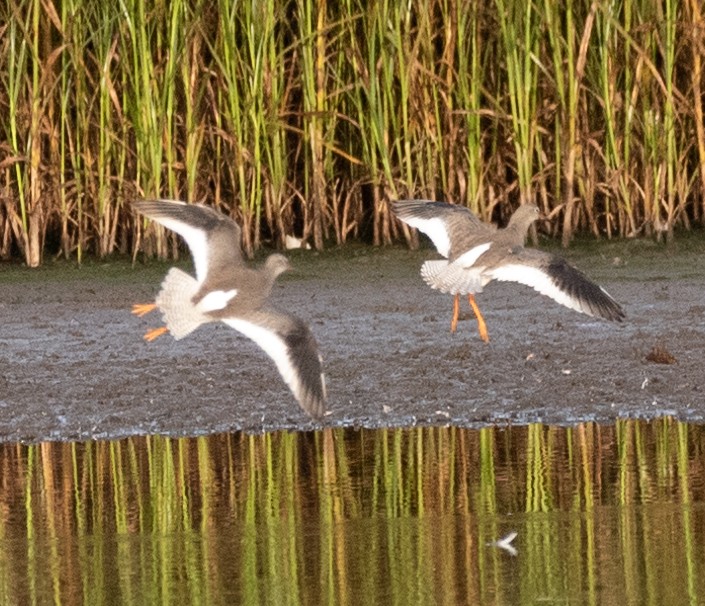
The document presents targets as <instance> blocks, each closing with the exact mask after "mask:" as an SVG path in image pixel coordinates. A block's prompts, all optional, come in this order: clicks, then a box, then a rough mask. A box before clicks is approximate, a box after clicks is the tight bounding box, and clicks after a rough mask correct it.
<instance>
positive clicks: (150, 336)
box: [143, 326, 169, 343]
mask: <svg viewBox="0 0 705 606" xmlns="http://www.w3.org/2000/svg"><path fill="white" fill-rule="evenodd" d="M167 332H169V329H168V328H167V327H166V326H160V327H159V328H153V329H152V330H150V331H148V332H147V333H145V335H144V337H143V339H144V340H145V341H149V342H150V343H151V342H152V341H154V339H156V338H158V337H161V336H162V335H163V334H164V333H167Z"/></svg>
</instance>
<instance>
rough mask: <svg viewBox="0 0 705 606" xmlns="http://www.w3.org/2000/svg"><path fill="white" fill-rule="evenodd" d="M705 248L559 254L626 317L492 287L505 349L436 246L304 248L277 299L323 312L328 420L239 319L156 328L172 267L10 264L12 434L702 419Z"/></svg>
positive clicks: (4, 299) (2, 387)
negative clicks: (184, 334) (456, 315)
mask: <svg viewBox="0 0 705 606" xmlns="http://www.w3.org/2000/svg"><path fill="white" fill-rule="evenodd" d="M704 249H705V247H703V246H702V245H701V244H700V239H698V238H697V237H696V236H692V237H690V238H689V244H688V245H687V246H686V245H682V244H679V243H678V242H677V243H676V245H674V246H672V247H665V246H661V245H657V244H654V243H651V242H636V241H635V242H621V243H592V244H583V245H582V246H579V247H577V248H575V249H571V250H569V251H558V250H554V252H558V253H559V254H561V255H563V256H565V257H567V258H568V259H569V260H570V261H571V262H573V263H575V264H576V265H578V267H580V268H581V269H582V270H583V271H585V272H586V273H587V274H588V275H589V276H590V277H591V278H593V279H594V280H595V281H597V282H599V283H600V284H602V285H603V286H604V287H605V288H606V289H607V290H608V291H609V292H610V293H611V294H612V295H613V296H614V297H615V298H616V299H617V300H618V301H619V302H620V303H622V304H623V306H624V308H625V310H626V313H627V320H626V322H624V323H623V324H612V323H608V322H603V321H598V320H593V319H592V318H589V317H587V316H584V315H581V314H578V313H576V312H573V311H571V310H568V309H565V308H563V307H561V306H559V305H557V304H555V303H554V302H553V301H551V300H550V299H547V298H545V297H542V296H541V295H538V294H536V293H534V291H532V290H531V289H529V288H526V287H523V286H520V285H515V284H490V285H489V286H488V287H487V288H486V289H485V292H484V293H482V294H481V295H479V296H478V302H479V305H480V308H481V309H482V310H483V312H484V314H485V318H486V320H487V324H488V329H489V333H490V338H491V341H490V343H489V344H484V343H483V342H482V341H480V339H479V337H478V334H477V328H476V323H475V320H474V318H473V317H472V315H471V312H469V309H468V307H467V303H466V302H465V301H464V302H463V307H462V310H463V315H462V316H461V322H460V323H459V325H458V331H457V332H456V333H455V334H453V335H451V334H450V333H449V322H450V315H451V304H452V298H451V297H450V296H448V295H442V294H440V293H438V292H436V291H433V290H431V289H429V288H427V287H426V285H425V284H424V283H423V282H422V280H421V278H420V276H419V267H420V265H421V263H422V262H423V260H424V259H427V258H437V256H436V254H435V253H434V252H433V251H432V250H430V249H424V250H421V251H414V252H411V251H408V250H405V249H383V250H379V249H372V248H361V247H346V248H343V249H338V250H332V251H326V252H323V253H314V252H309V251H296V252H293V253H290V254H289V256H290V257H291V259H292V262H293V265H294V266H295V267H296V268H297V270H296V271H295V272H293V273H289V274H287V275H285V276H283V277H282V278H280V280H279V282H278V284H277V286H275V290H274V293H273V300H274V302H276V304H277V305H279V306H281V307H286V308H288V309H289V310H290V311H292V312H293V313H296V314H297V315H299V316H300V317H302V318H304V319H305V320H307V321H309V322H310V324H311V327H312V330H313V331H314V334H315V335H316V338H317V340H318V342H319V345H320V348H321V350H322V353H323V356H324V366H325V371H326V376H327V384H328V393H329V399H330V401H329V408H330V413H329V414H328V416H327V417H326V418H325V419H324V421H323V422H322V424H318V423H315V422H313V421H311V420H310V419H309V418H308V417H307V416H306V415H305V414H304V413H303V412H302V411H301V410H300V409H299V407H298V405H297V404H296V401H295V400H294V398H293V396H292V395H291V394H290V392H289V390H288V389H287V387H286V386H285V384H284V383H283V381H282V380H281V378H280V377H279V374H278V373H277V371H276V368H275V367H274V364H273V363H272V362H271V360H270V359H269V358H268V357H267V356H266V355H265V354H264V353H263V352H262V351H260V350H259V348H258V347H257V346H256V345H254V344H253V343H251V342H250V341H248V340H247V339H246V338H244V337H241V336H240V335H239V334H238V333H236V332H235V331H233V330H232V329H230V328H228V327H226V326H225V325H221V324H218V325H216V324H214V325H210V326H204V327H201V328H199V329H198V330H197V331H196V332H195V333H194V334H193V335H191V336H190V337H188V338H186V339H183V340H182V341H178V342H177V341H175V340H173V339H172V338H171V337H170V336H168V335H167V336H164V337H161V338H159V339H157V340H156V341H155V342H154V343H151V344H150V343H146V342H144V341H143V340H142V338H141V337H142V334H143V333H144V332H145V331H146V330H147V329H148V328H152V327H155V326H158V325H159V324H160V322H159V317H158V315H156V314H151V315H150V316H146V317H145V318H137V317H135V316H133V315H131V313H130V308H131V305H132V304H133V303H135V302H146V301H149V300H151V299H153V297H154V296H155V294H156V292H157V290H158V287H159V283H160V281H161V279H162V277H163V276H164V275H165V274H166V272H167V270H168V268H169V267H170V266H171V265H172V264H164V263H159V262H148V263H146V264H141V263H138V264H137V265H136V266H135V267H134V268H133V267H131V265H130V263H129V262H126V261H124V260H118V261H115V262H110V263H105V264H101V263H98V262H92V263H88V264H85V265H84V266H82V267H80V268H77V267H75V266H72V265H70V264H52V263H48V264H47V266H46V267H44V268H42V269H39V270H34V271H32V270H28V269H24V268H20V267H15V266H0V314H2V324H1V325H0V441H2V442H8V441H40V440H79V439H80V440H83V439H104V438H118V437H124V436H129V435H144V434H167V435H173V436H183V435H200V434H206V433H213V432H221V431H234V430H246V431H255V432H258V431H269V430H274V429H312V428H316V427H320V426H321V425H323V426H325V425H330V426H338V425H346V426H364V427H407V426H412V425H418V424H424V425H429V424H430V425H433V424H438V425H446V424H454V425H459V426H465V427H477V426H482V425H486V424H508V423H513V424H517V423H521V424H523V423H529V422H536V421H540V422H546V423H559V424H563V423H573V422H578V421H585V420H596V421H609V420H612V419H615V418H618V417H639V418H651V417H657V416H662V415H673V416H675V417H677V418H679V419H682V420H690V421H694V422H699V421H702V420H703V418H704V416H705V322H704V319H705V297H704V293H705V289H704V285H705V269H704V266H705V264H704V262H703V260H704V259H705V256H704V255H703V252H704ZM180 265H182V266H183V267H185V268H188V267H189V264H188V263H187V262H184V263H181V264H180ZM463 318H464V319H463ZM654 348H656V349H657V351H656V353H657V354H658V353H661V354H668V355H669V356H671V357H670V358H669V357H668V356H659V355H656V356H654V355H653V353H654V351H653V350H654ZM650 354H651V355H650ZM649 358H651V360H650V359H649ZM654 360H656V361H654ZM659 360H660V361H669V362H672V363H670V364H664V363H658V361H659Z"/></svg>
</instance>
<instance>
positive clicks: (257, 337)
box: [133, 200, 326, 418]
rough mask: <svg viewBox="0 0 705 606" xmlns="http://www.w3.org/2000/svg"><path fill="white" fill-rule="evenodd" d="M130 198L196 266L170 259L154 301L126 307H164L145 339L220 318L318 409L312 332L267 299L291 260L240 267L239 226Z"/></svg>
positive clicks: (322, 393) (321, 406) (274, 258)
mask: <svg viewBox="0 0 705 606" xmlns="http://www.w3.org/2000/svg"><path fill="white" fill-rule="evenodd" d="M133 206H134V207H135V209H136V210H137V211H139V212H140V213H142V214H143V215H145V216H147V217H149V218H150V219H152V220H154V221H156V222H157V223H160V224H162V225H163V226H164V227H166V228H168V229H171V230H173V231H175V232H176V233H178V234H179V235H181V236H182V237H183V238H184V240H186V243H187V244H188V247H189V249H190V250H191V255H192V257H193V263H194V266H195V269H196V277H195V278H194V277H192V276H190V275H189V274H187V273H185V272H183V271H181V270H180V269H178V268H176V267H172V268H171V269H170V270H169V273H168V274H167V275H166V277H165V278H164V281H163V282H162V289H161V291H160V292H159V294H158V295H157V298H156V302H155V303H149V304H146V305H135V306H134V307H133V313H135V314H137V315H140V316H141V315H144V314H146V313H148V312H149V311H151V310H152V309H154V308H159V310H160V311H161V312H162V314H163V319H164V322H165V323H166V327H162V328H157V329H154V330H151V331H149V332H148V333H147V334H146V335H145V339H147V340H148V341H151V340H153V339H156V338H157V337H158V336H159V335H161V334H164V333H165V332H167V331H169V332H171V334H172V335H173V336H174V338H175V339H181V338H183V337H185V336H186V335H188V334H189V333H191V332H192V331H194V330H195V329H196V328H198V327H199V326H200V325H201V324H205V323H207V322H216V321H221V322H224V323H225V324H227V325H228V326H230V327H232V328H234V329H235V330H237V331H239V332H241V333H242V334H244V335H245V336H246V337H249V338H250V339H252V340H253V341H254V342H255V343H257V344H258V345H259V346H260V347H261V348H262V349H263V350H264V351H265V352H266V353H267V354H269V356H270V357H271V358H272V359H273V360H274V362H275V364H276V365H277V368H278V370H279V373H280V374H281V376H282V378H283V379H284V381H285V382H286V384H287V385H288V386H289V388H290V389H291V391H292V392H293V394H294V396H295V397H296V399H297V400H298V402H299V404H300V405H301V407H302V408H303V409H304V410H305V411H306V412H308V413H309V414H310V415H311V416H313V417H315V418H320V417H321V416H323V413H324V412H325V407H326V388H325V379H324V377H323V372H322V369H321V357H320V355H319V353H318V346H317V344H316V340H315V339H314V337H313V335H312V334H311V331H310V330H309V328H308V326H307V325H306V324H305V323H304V322H303V321H302V320H300V319H299V318H297V317H295V316H293V315H291V314H289V313H286V312H283V311H280V310H277V309H275V308H274V307H271V306H269V305H267V298H268V297H269V293H270V292H271V290H272V286H273V285H274V281H275V280H276V278H277V276H279V274H281V273H282V272H284V271H286V270H287V269H289V268H290V266H289V261H288V260H287V258H286V257H284V256H283V255H280V254H273V255H270V256H269V257H268V258H267V260H266V261H265V263H264V266H263V267H261V268H260V269H252V268H250V267H247V266H246V265H245V262H244V259H243V256H242V249H241V247H240V227H239V226H238V225H237V223H235V221H233V220H232V219H230V218H229V217H226V216H225V215H223V214H221V213H219V212H217V211H216V210H214V209H212V208H209V207H207V206H202V205H200V204H186V203H185V202H177V201H174V200H140V201H138V202H135V203H134V204H133Z"/></svg>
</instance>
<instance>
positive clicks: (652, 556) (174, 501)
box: [0, 418, 705, 604]
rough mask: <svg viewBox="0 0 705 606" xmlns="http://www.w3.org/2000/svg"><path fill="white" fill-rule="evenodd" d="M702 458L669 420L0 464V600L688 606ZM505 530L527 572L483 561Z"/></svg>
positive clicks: (149, 447) (81, 453)
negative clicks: (513, 535) (514, 535)
mask: <svg viewBox="0 0 705 606" xmlns="http://www.w3.org/2000/svg"><path fill="white" fill-rule="evenodd" d="M704 438H705V433H704V432H703V428H702V427H698V426H689V425H687V424H683V423H679V422H677V421H674V420H672V419H668V418H666V419H662V420H659V421H654V422H652V423H645V422H640V421H618V422H617V423H616V424H615V425H611V426H601V425H597V424H594V423H584V424H579V425H576V426H575V427H570V428H565V427H547V426H544V425H540V424H532V425H529V426H526V427H514V428H504V429H503V428H486V429H481V430H467V429H459V428H452V427H446V428H415V429H410V430H394V431H392V430H378V431H368V430H353V429H333V430H325V431H323V432H316V433H309V434H304V433H284V432H281V433H278V434H264V435H257V436H255V435H245V434H231V435H221V436H212V437H209V438H206V437H201V438H182V439H170V438H164V437H145V438H131V439H127V440H121V441H116V442H87V443H83V444H81V443H73V444H71V443H44V444H39V445H29V446H28V445H21V444H8V445H2V446H0V472H1V473H0V486H1V487H2V491H1V492H0V512H1V514H2V515H0V536H2V539H3V540H2V542H1V543H0V564H1V565H0V597H2V598H3V600H4V601H5V602H7V603H44V602H46V601H47V599H48V596H53V600H52V601H53V602H54V603H76V602H77V601H83V602H87V603H91V604H103V603H115V601H116V600H117V601H119V602H120V603H121V604H144V603H145V602H149V603H176V602H178V603H180V604H191V603H193V604H203V603H208V604H220V603H222V604H233V603H242V604H249V603H277V604H300V603H331V604H359V603H375V604H379V603H399V604H406V603H419V602H424V600H422V599H420V596H423V595H425V593H424V592H426V594H427V597H428V598H429V599H428V600H427V601H432V602H433V603H439V604H459V603H478V604H479V603H517V604H519V603H521V604H524V603H526V604H534V603H536V600H537V598H536V596H552V597H553V598H554V601H556V602H565V601H566V600H569V601H574V602H576V603H581V604H583V603H584V604H594V603H601V604H623V603H696V602H697V595H701V593H702V590H703V566H704V565H705V564H704V563H705V559H704V555H705V552H704V549H705V548H704V547H703V545H704V543H703V540H702V535H703V532H705V519H704V518H703V508H702V505H703V490H704V489H705V485H704V484H703V470H704V469H705V441H704ZM512 528H514V529H515V530H518V531H519V532H520V536H519V538H518V539H517V547H518V549H519V555H518V557H517V558H516V559H513V558H512V557H511V556H510V555H508V554H506V553H502V552H501V550H498V549H493V548H489V547H488V543H490V542H491V541H493V540H495V539H497V538H499V537H501V536H503V534H505V533H506V532H507V531H508V530H509V529H512ZM441 563H442V565H441ZM608 580H609V581H610V582H607V581H608ZM545 599H548V598H545Z"/></svg>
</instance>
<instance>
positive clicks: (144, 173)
mask: <svg viewBox="0 0 705 606" xmlns="http://www.w3.org/2000/svg"><path fill="white" fill-rule="evenodd" d="M120 8H121V11H122V14H123V27H122V29H121V31H120V40H121V43H120V52H121V55H122V57H123V62H124V64H123V72H122V74H121V75H122V77H123V83H124V86H125V92H124V97H123V103H124V111H125V113H126V117H127V119H128V120H129V122H130V124H131V126H132V128H133V129H134V131H133V134H134V146H135V160H136V162H135V182H136V185H137V188H138V191H139V192H140V195H141V196H144V197H153V196H154V197H158V196H160V195H161V193H162V158H163V148H162V146H163V143H164V142H163V140H162V137H163V135H164V134H165V132H166V131H167V130H168V129H166V128H164V126H163V124H164V122H167V123H168V122H171V116H169V115H165V114H164V110H166V109H167V107H165V104H164V103H163V100H164V95H165V91H164V86H165V85H168V84H170V83H165V82H164V79H163V77H162V76H163V74H160V65H159V59H158V56H157V55H156V53H155V50H154V49H153V48H152V45H153V44H157V45H158V43H159V42H161V41H162V34H161V31H160V30H159V28H158V24H157V19H156V17H155V16H153V15H151V14H148V13H147V7H146V5H145V0H120ZM169 98H170V96H169V95H167V99H169ZM167 105H168V103H167ZM154 229H155V233H156V242H155V252H156V254H157V256H159V257H160V258H164V257H166V256H167V247H166V242H165V239H164V237H163V234H164V230H163V228H161V227H158V226H156V225H155V227H154Z"/></svg>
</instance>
